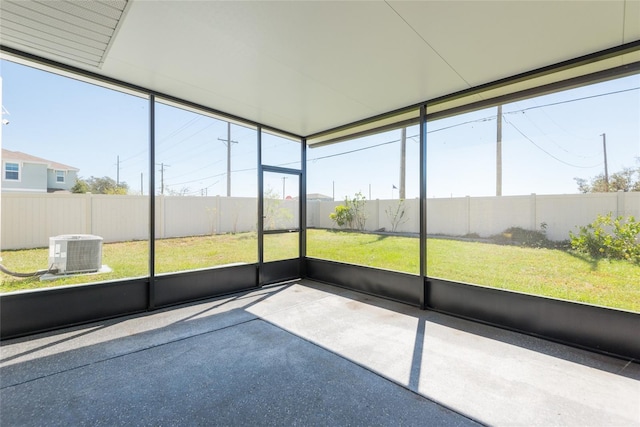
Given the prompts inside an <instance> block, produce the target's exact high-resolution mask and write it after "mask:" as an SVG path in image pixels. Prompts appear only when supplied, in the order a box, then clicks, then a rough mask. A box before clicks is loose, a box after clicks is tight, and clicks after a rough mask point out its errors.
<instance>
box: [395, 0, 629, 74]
mask: <svg viewBox="0 0 640 427" xmlns="http://www.w3.org/2000/svg"><path fill="white" fill-rule="evenodd" d="M391 4H392V6H393V7H394V9H396V10H397V11H398V13H400V14H401V15H402V16H403V18H404V19H405V20H406V21H407V23H408V24H410V25H411V26H412V27H413V28H415V29H416V31H417V32H418V33H419V34H420V35H421V36H422V37H423V38H424V39H425V40H427V41H428V42H429V44H430V46H432V47H433V49H434V50H436V51H437V52H438V53H439V54H440V55H441V56H442V58H443V59H445V60H446V61H447V63H449V64H450V65H451V67H452V68H453V69H455V70H456V72H457V73H458V74H459V75H460V76H462V77H463V78H464V80H465V81H466V82H468V84H469V85H471V86H477V85H481V84H484V83H489V82H492V81H495V80H498V79H501V78H505V77H509V76H513V75H516V74H520V73H523V72H526V71H530V70H533V69H536V68H540V67H543V66H547V65H552V64H555V63H558V62H561V61H565V60H567V59H570V58H575V57H578V56H582V55H586V54H589V53H592V52H596V51H599V50H603V49H606V48H609V47H612V46H616V45H619V44H622V43H623V23H624V9H625V2H624V1H623V0H620V1H616V0H611V1H510V2H509V1H455V2H437V1H436V2H392V3H391Z"/></svg>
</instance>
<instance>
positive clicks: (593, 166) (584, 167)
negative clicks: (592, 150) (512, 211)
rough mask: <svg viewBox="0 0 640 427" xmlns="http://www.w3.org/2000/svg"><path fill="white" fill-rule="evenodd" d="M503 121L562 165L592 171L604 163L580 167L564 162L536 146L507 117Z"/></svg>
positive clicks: (537, 146)
mask: <svg viewBox="0 0 640 427" xmlns="http://www.w3.org/2000/svg"><path fill="white" fill-rule="evenodd" d="M503 119H504V121H505V122H506V123H508V124H510V125H511V126H512V127H513V128H514V129H515V130H516V131H517V132H518V133H519V134H520V135H522V137H523V138H525V139H526V140H527V141H529V142H530V143H532V144H533V145H534V146H535V147H536V148H537V149H539V150H540V151H542V152H543V153H545V154H546V155H548V156H549V157H551V158H552V159H555V160H557V161H559V162H560V163H564V164H565V165H567V166H571V167H574V168H581V169H592V168H595V167H598V166H600V165H601V164H602V163H598V164H597V165H592V166H579V165H574V164H572V163H569V162H565V161H564V160H562V159H559V158H557V157H556V156H554V155H553V154H551V153H549V152H548V151H547V150H545V149H544V148H542V147H541V146H539V145H538V144H536V143H535V142H534V141H533V140H532V139H531V138H529V137H528V136H527V135H525V134H524V132H522V131H521V130H520V129H518V127H517V126H516V125H514V124H513V123H511V122H510V121H509V120H507V118H506V117H503Z"/></svg>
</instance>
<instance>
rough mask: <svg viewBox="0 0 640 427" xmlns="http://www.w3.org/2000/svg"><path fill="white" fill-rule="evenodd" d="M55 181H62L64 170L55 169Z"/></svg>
mask: <svg viewBox="0 0 640 427" xmlns="http://www.w3.org/2000/svg"><path fill="white" fill-rule="evenodd" d="M56 182H60V183H64V171H56Z"/></svg>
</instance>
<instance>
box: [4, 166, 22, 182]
mask: <svg viewBox="0 0 640 427" xmlns="http://www.w3.org/2000/svg"><path fill="white" fill-rule="evenodd" d="M4 179H6V180H7V181H20V164H19V163H8V162H7V163H5V164H4Z"/></svg>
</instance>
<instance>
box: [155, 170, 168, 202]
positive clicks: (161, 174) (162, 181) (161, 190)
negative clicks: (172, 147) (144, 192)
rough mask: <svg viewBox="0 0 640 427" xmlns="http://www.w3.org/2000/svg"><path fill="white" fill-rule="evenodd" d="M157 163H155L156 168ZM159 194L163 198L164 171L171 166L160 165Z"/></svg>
mask: <svg viewBox="0 0 640 427" xmlns="http://www.w3.org/2000/svg"><path fill="white" fill-rule="evenodd" d="M157 165H158V163H156V166H157ZM159 165H160V194H161V195H163V196H164V170H165V169H166V168H168V167H170V166H171V165H165V164H164V163H160V164H159Z"/></svg>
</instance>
